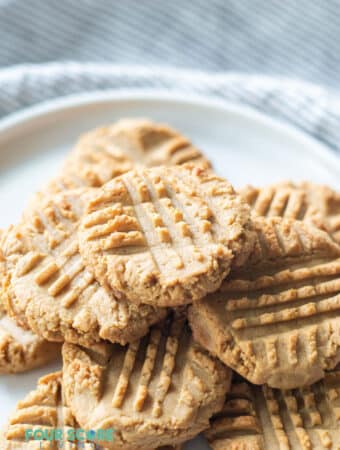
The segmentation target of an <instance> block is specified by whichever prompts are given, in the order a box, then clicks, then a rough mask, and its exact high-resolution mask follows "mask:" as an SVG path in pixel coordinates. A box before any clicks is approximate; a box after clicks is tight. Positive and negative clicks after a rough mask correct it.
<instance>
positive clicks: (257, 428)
mask: <svg viewBox="0 0 340 450" xmlns="http://www.w3.org/2000/svg"><path fill="white" fill-rule="evenodd" d="M339 421H340V367H339V368H337V369H335V370H334V371H331V372H327V373H326V375H325V378H324V379H323V380H321V381H319V382H318V383H315V384H313V385H311V386H306V387H303V388H300V389H290V390H279V389H271V388H269V387H268V386H266V385H264V386H254V385H250V384H249V383H247V382H246V381H241V380H240V379H237V380H235V381H234V382H233V384H232V387H231V391H230V392H229V393H228V394H227V397H226V402H225V404H224V407H223V409H222V411H221V412H220V413H218V414H217V415H216V416H215V417H214V418H213V419H212V420H211V426H210V429H209V430H208V431H206V432H205V436H206V438H207V439H208V442H209V444H210V446H211V448H212V450H224V449H230V450H237V449H241V448H242V449H244V450H288V449H294V450H326V449H334V450H335V449H338V448H339V447H340V433H339Z"/></svg>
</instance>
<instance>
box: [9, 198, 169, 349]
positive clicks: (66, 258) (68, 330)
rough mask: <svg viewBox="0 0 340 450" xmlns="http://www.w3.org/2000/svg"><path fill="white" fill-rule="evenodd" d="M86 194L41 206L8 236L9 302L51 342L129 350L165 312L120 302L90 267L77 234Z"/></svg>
mask: <svg viewBox="0 0 340 450" xmlns="http://www.w3.org/2000/svg"><path fill="white" fill-rule="evenodd" d="M86 194H87V191H86V190H85V191H84V190H80V191H79V190H76V191H70V192H68V193H65V194H59V196H57V197H54V198H53V200H52V199H50V198H48V197H47V198H43V199H40V200H39V201H38V200H36V204H35V205H34V202H33V209H32V208H31V209H30V213H29V214H27V215H26V217H24V223H23V225H22V226H21V227H20V226H19V227H17V228H14V229H12V230H11V231H10V232H9V233H8V238H7V240H6V242H5V245H4V252H5V253H7V256H8V266H9V268H10V270H9V274H10V276H9V277H8V283H7V302H8V304H9V307H10V308H11V309H12V310H13V311H14V313H15V314H16V315H18V316H19V317H20V318H21V319H22V320H24V321H25V322H26V323H28V325H29V326H30V327H31V328H32V330H33V331H34V332H36V333H37V334H38V335H40V336H43V337H45V338H46V339H49V340H53V341H63V340H64V339H66V340H68V341H70V342H75V343H82V344H83V345H93V344H95V343H97V342H100V340H101V339H109V340H112V341H113V342H120V343H121V344H125V343H126V342H129V341H131V340H134V339H138V338H139V337H140V336H142V335H144V334H145V333H147V331H148V329H149V326H150V325H151V324H153V323H155V322H157V321H158V320H160V319H161V318H163V317H164V316H165V314H166V311H165V310H164V309H160V308H153V307H152V306H148V305H142V306H140V307H139V306H136V305H133V304H130V303H128V302H126V301H124V300H122V301H118V300H117V299H116V298H115V296H114V295H113V294H112V293H108V292H106V291H105V290H104V289H103V288H102V287H101V286H100V285H99V283H98V282H97V281H96V280H95V278H94V276H93V274H92V273H91V272H90V271H89V270H88V269H87V268H86V267H85V265H84V263H83V261H82V258H81V255H80V253H79V250H78V240H77V233H76V232H77V229H78V224H79V219H80V217H81V214H82V210H83V203H84V202H85V201H86Z"/></svg>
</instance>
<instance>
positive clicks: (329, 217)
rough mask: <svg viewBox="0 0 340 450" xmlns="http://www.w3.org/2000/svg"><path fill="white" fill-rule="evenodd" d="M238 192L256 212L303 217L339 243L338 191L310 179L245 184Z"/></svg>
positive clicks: (259, 214) (266, 215)
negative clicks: (260, 185) (262, 184)
mask: <svg viewBox="0 0 340 450" xmlns="http://www.w3.org/2000/svg"><path fill="white" fill-rule="evenodd" d="M240 195H241V196H242V197H243V198H244V199H245V200H246V201H247V203H249V205H250V207H251V209H252V213H253V215H255V216H265V217H274V216H276V217H285V218H289V219H296V220H303V221H307V222H310V223H312V224H313V225H315V226H317V227H319V228H321V229H324V230H326V231H328V233H330V234H331V235H332V236H333V238H334V239H335V240H336V241H337V242H339V243H340V193H339V192H336V191H334V190H333V189H331V188H329V187H328V186H324V185H318V184H314V183H310V182H303V183H292V182H282V183H277V184H273V185H269V186H265V187H261V188H256V187H253V186H246V187H245V188H243V189H241V190H240Z"/></svg>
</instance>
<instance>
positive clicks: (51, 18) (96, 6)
mask: <svg viewBox="0 0 340 450" xmlns="http://www.w3.org/2000/svg"><path fill="white" fill-rule="evenodd" d="M339 30H340V2H339V1H338V0H328V1H327V2H326V1H324V0H314V1H313V2H310V1H308V0H300V1H296V0H285V1H282V0H271V1H265V0H227V1H226V0H210V1H208V2H207V1H206V0H193V1H191V2H184V1H183V0H172V1H171V2H169V1H166V0H142V1H141V0H124V1H118V0H117V1H115V0H81V1H76V0H58V1H55V0H29V1H27V0H0V68H1V69H2V70H0V117H3V116H5V115H7V114H9V113H11V112H14V111H17V110H18V109H21V108H23V107H26V106H30V105H32V104H35V103H37V102H40V101H43V100H47V99H51V98H55V97H59V96H64V95H68V94H72V93H79V92H83V91H85V92H89V91H92V90H98V89H124V90H126V89H129V88H133V89H145V88H148V89H153V88H157V89H165V90H172V91H182V92H184V93H195V94H202V95H205V96H212V97H219V98H222V99H225V100H229V101H230V100H231V101H236V102H240V103H244V104H247V105H250V106H253V107H255V108H257V109H258V110H260V111H262V112H264V113H267V114H270V115H271V116H274V117H279V118H281V119H284V120H286V121H289V122H291V123H293V124H295V125H296V126H298V127H300V128H303V129H304V130H306V131H307V132H309V133H311V134H313V135H314V136H315V137H317V138H318V139H320V140H322V141H324V142H326V143H327V144H328V145H330V146H331V147H333V148H334V149H338V150H339V151H340V126H339V125H340V94H338V90H339V89H340V76H339V74H340V36H339V34H340V31H339ZM174 67H175V68H176V69H181V70H180V71H178V70H175V69H174ZM184 69H191V70H193V69H195V70H199V71H200V72H199V73H197V72H196V73H193V72H189V71H187V70H184ZM203 71H204V72H203ZM205 72H209V73H205ZM241 73H242V75H241ZM297 80H300V81H297ZM306 82H307V83H306ZM318 86H323V87H318ZM338 95H339V97H338Z"/></svg>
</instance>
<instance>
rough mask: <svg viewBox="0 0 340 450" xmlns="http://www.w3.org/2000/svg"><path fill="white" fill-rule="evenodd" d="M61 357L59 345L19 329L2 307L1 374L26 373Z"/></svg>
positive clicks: (0, 317)
mask: <svg viewBox="0 0 340 450" xmlns="http://www.w3.org/2000/svg"><path fill="white" fill-rule="evenodd" d="M59 355H60V346H59V345H58V344H55V343H52V342H47V341H45V340H44V339H41V338H39V337H38V336H37V335H35V334H33V333H32V332H31V331H29V330H25V329H23V328H21V327H19V326H18V325H17V323H16V322H15V321H14V320H13V319H11V318H10V317H9V316H8V315H7V313H6V312H5V310H4V308H3V307H2V306H1V305H0V374H5V373H18V372H25V371H27V370H31V369H34V368H36V367H39V366H43V365H44V364H47V363H48V362H50V361H53V360H56V359H57V358H58V356H59Z"/></svg>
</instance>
